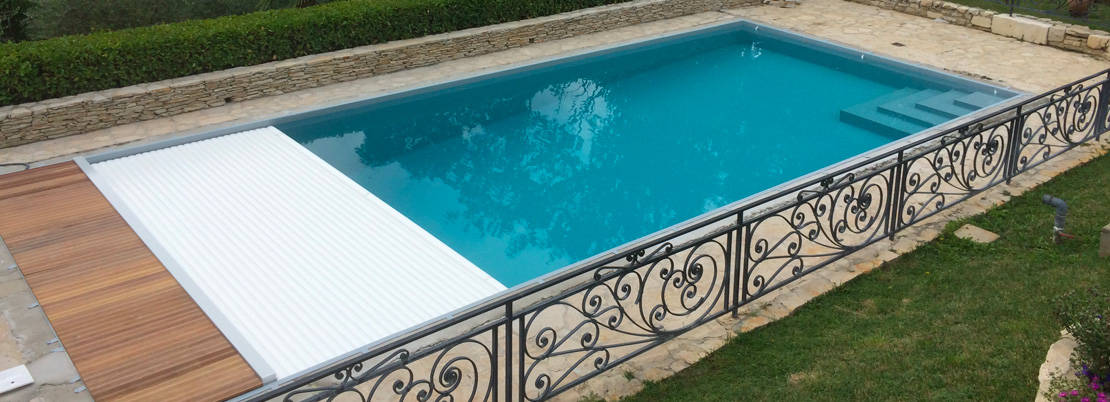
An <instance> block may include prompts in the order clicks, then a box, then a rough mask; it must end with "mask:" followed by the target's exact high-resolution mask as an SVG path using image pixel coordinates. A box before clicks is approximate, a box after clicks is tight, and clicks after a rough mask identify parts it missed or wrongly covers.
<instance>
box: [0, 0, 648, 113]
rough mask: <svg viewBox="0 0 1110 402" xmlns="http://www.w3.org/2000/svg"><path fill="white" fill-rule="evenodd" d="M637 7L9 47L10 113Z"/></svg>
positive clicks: (562, 5)
mask: <svg viewBox="0 0 1110 402" xmlns="http://www.w3.org/2000/svg"><path fill="white" fill-rule="evenodd" d="M622 1H627V0H350V1H338V2H333V3H328V4H322V5H319V6H315V7H308V8H294V9H282V10H271V11H261V12H256V13H251V14H245V15H239V16H228V17H220V18H214V19H206V20H195V21H185V22H180V23H174V24H167V25H156V26H149V27H141V28H133V29H127V30H121V31H110V32H99V33H95V34H90V35H82V36H63V37H58V38H52V39H47V40H42V41H33V42H22V43H5V44H0V105H7V104H15V103H22V102H30V101H36V100H42V99H48V98H55V97H60V96H67V95H73V94H78V93H82V92H88V91H95V90H101V89H107V88H116V87H122V86H127V85H133V84H138V83H143V82H150V81H157V80H163V79H168V78H174V77H182V76H186V75H192V74H199V73H204V72H209V71H217V70H223V69H227V68H232V67H239V66H249V65H254V64H260V63H265V62H269V61H274V60H281V59H287V58H293V57H299V56H305V55H309V54H316V53H322V52H328V51H334V50H340V49H346V48H351V47H356V46H362V45H368V44H373V43H381V42H386V41H390V40H397V39H405V38H413V37H419V36H424V35H429V34H435V33H442V32H448V31H454V30H459V29H465V28H471V27H476V26H482V25H489V24H496V23H501V22H506V21H514V20H520V19H525V18H532V17H538V16H544V15H551V14H555V13H560V12H565V11H571V10H575V9H581V8H586V7H592V6H597V5H602V4H610V3H619V2H622Z"/></svg>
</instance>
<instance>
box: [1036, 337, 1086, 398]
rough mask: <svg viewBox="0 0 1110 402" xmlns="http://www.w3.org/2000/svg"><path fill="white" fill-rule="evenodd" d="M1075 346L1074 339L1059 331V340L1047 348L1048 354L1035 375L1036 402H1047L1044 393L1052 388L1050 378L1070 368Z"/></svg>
mask: <svg viewBox="0 0 1110 402" xmlns="http://www.w3.org/2000/svg"><path fill="white" fill-rule="evenodd" d="M1076 346H1078V344H1076V343H1075V338H1072V336H1071V334H1069V333H1067V332H1065V331H1061V336H1060V340H1058V341H1056V343H1053V344H1052V346H1049V348H1048V354H1047V355H1046V356H1045V359H1044V363H1043V364H1041V370H1040V372H1039V373H1038V375H1037V381H1038V382H1040V387H1039V388H1038V389H1037V396H1036V401H1037V402H1049V400H1048V398H1045V393H1047V392H1048V391H1049V390H1050V389H1051V388H1052V378H1053V377H1055V376H1057V375H1059V374H1060V373H1063V372H1065V371H1067V370H1069V369H1070V368H1071V353H1072V351H1073V350H1075V347H1076Z"/></svg>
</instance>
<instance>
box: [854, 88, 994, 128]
mask: <svg viewBox="0 0 1110 402" xmlns="http://www.w3.org/2000/svg"><path fill="white" fill-rule="evenodd" d="M1002 100H1003V98H999V97H996V96H994V95H990V94H985V93H982V92H965V91H956V90H951V91H938V90H935V89H924V90H920V89H915V88H902V89H900V90H897V91H894V92H892V93H889V94H887V95H883V96H880V97H878V98H875V99H872V100H870V101H867V102H864V103H861V104H858V105H855V106H851V107H848V108H845V109H843V110H841V111H840V120H841V121H843V122H845V123H849V124H853V125H856V126H859V127H863V128H865V129H868V130H872V131H875V132H878V133H882V134H884V135H890V136H894V137H902V136H906V135H909V134H913V133H916V132H919V131H922V130H925V129H927V128H929V127H933V126H935V125H938V124H941V123H944V122H946V121H948V120H951V119H953V118H956V117H959V116H963V115H965V114H968V113H971V112H973V111H976V110H979V109H982V108H984V107H987V106H990V105H993V104H995V103H998V102H1000V101H1002Z"/></svg>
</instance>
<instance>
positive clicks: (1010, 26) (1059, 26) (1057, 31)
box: [849, 0, 1110, 59]
mask: <svg viewBox="0 0 1110 402" xmlns="http://www.w3.org/2000/svg"><path fill="white" fill-rule="evenodd" d="M849 1H854V2H856V3H862V4H868V5H872V6H875V7H880V8H886V9H891V10H895V11H899V12H903V13H907V14H913V15H917V16H922V17H926V18H933V19H941V20H944V21H946V22H948V23H951V24H955V25H960V26H965V27H970V28H975V29H979V30H982V31H987V32H991V33H994V34H997V35H1002V36H1007V37H1011V38H1015V39H1019V40H1023V41H1026V42H1032V43H1036V44H1040V45H1047V46H1052V47H1056V48H1060V49H1065V50H1071V51H1076V52H1083V53H1087V54H1090V55H1094V56H1097V57H1101V58H1105V59H1110V53H1108V51H1110V50H1108V49H1107V43H1108V42H1110V34H1108V33H1106V32H1104V31H1098V30H1092V29H1090V28H1088V27H1085V26H1081V25H1072V24H1065V23H1062V22H1059V21H1054V20H1051V19H1047V18H1037V17H1030V16H1023V15H1013V16H1011V15H1009V14H1005V13H998V12H995V11H990V10H983V9H980V8H975V7H968V6H965V5H962V4H956V3H949V2H946V1H936V0H849Z"/></svg>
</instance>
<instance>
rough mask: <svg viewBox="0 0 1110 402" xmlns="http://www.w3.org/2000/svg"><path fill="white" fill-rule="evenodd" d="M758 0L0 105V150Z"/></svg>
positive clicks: (678, 4) (369, 49) (624, 10)
mask: <svg viewBox="0 0 1110 402" xmlns="http://www.w3.org/2000/svg"><path fill="white" fill-rule="evenodd" d="M754 4H759V0H635V1H631V2H628V3H622V4H616V5H609V6H602V7H595V8H590V9H585V10H579V11H574V12H569V13H563V14H558V15H554V16H549V17H542V18H535V19H530V20H524V21H517V22H509V23H504V24H499V25H492V26H488V27H481V28H473V29H467V30H463V31H458V32H451V33H445V34H439V35H432V36H427V37H423V38H417V39H408V40H401V41H395V42H390V43H385V44H379V45H370V46H363V47H358V48H352V49H346V50H340V51H336V52H330V53H323V54H318V55H311V56H305V57H300V58H296V59H290V60H283V61H277V62H273V63H266V64H261V65H256V66H249V67H239V68H233V69H229V70H223V71H217V72H212V73H206V74H199V75H194V76H188V77H182V78H176V79H171V80H164V81H158V82H153V83H147V84H140V85H134V86H129V87H125V88H118V89H110V90H104V91H97V92H89V93H84V94H80V95H74V96H69V97H64V98H57V99H50V100H45V101H41V102H33V103H26V104H22V105H15V106H7V107H0V148H5V147H11V146H15V145H20V144H26V143H30V142H35V141H41V140H46V139H52V138H58V137H64V136H68V135H74V134H81V133H85V132H89V131H93V130H98V129H103V128H108V127H113V126H118V125H123V124H128V123H134V122H138V121H143V120H150V119H155V118H162V117H168V116H173V115H177V114H181V113H187V112H192V111H196V110H201V109H205V108H210V107H216V106H221V105H224V104H225V103H228V102H235V101H242V100H248V99H255V98H259V97H264V96H269V95H278V94H283V93H287V92H292V91H298V90H302V89H308V88H314V87H320V86H324V85H329V84H335V83H340V82H345V81H351V80H355V79H360V78H366V77H370V76H374V75H379V74H385V73H391V72H396V71H399V70H404V69H410V68H415V67H422V66H428V65H432V64H436V63H440V62H445V61H449V60H454V59H459V58H463V57H470V56H476V55H482V54H487V53H492V52H496V51H499V50H504V49H509V48H514V47H519V46H524V45H528V44H530V43H537V42H544V41H551V40H557V39H565V38H569V37H572V36H576V35H582V34H587V33H593V32H600V31H605V30H610V29H613V28H618V27H622V26H629V25H634V24H640V23H644V22H650V21H657V20H662V19H667V18H674V17H679V16H683V15H689V14H695V13H699V12H705V11H712V10H719V9H723V8H732V7H740V6H745V5H754Z"/></svg>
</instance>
